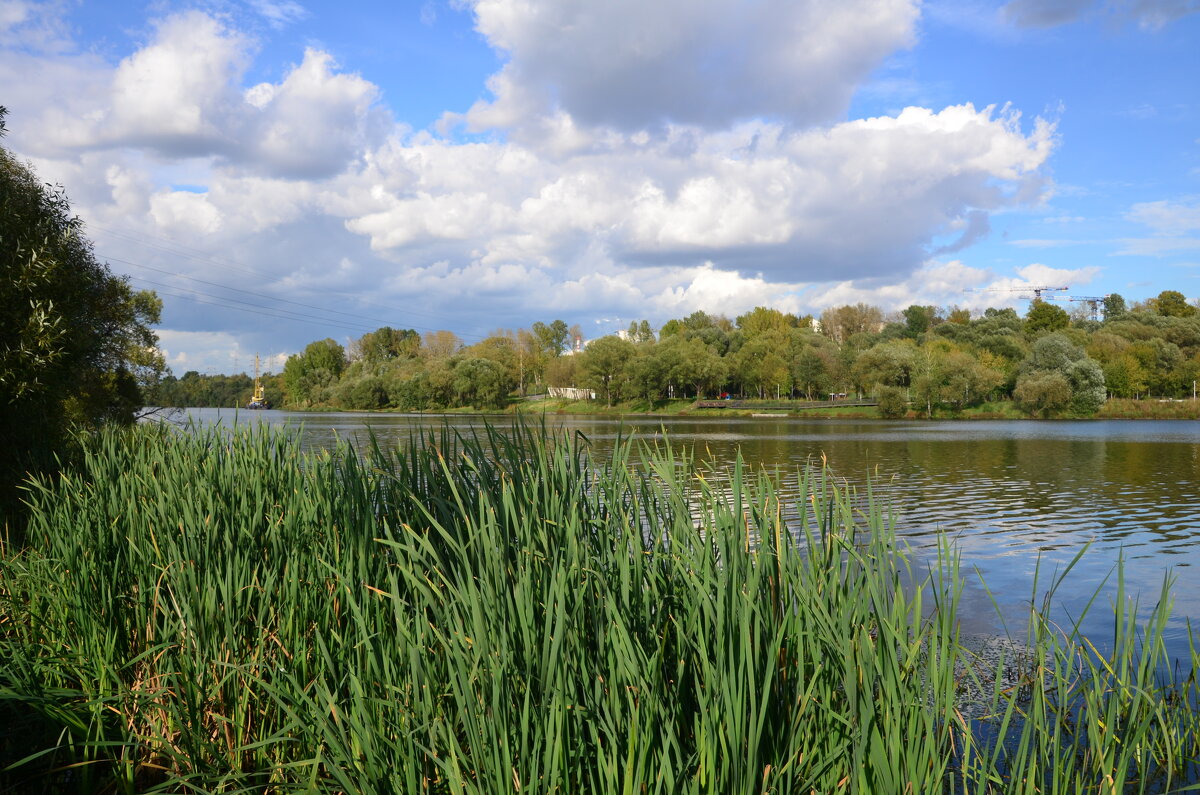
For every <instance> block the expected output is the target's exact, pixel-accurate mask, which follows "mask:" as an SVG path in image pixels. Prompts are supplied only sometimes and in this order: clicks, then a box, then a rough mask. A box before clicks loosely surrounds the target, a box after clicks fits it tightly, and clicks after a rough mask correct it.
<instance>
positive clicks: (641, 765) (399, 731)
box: [0, 426, 1200, 795]
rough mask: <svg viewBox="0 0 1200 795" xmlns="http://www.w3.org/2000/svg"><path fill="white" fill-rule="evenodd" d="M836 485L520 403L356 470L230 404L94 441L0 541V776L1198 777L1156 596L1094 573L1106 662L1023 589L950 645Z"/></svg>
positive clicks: (437, 785)
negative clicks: (1098, 580)
mask: <svg viewBox="0 0 1200 795" xmlns="http://www.w3.org/2000/svg"><path fill="white" fill-rule="evenodd" d="M635 460H637V461H639V462H641V463H640V465H635V464H634V463H633V462H634V461H635ZM837 484H838V481H837V480H836V479H835V478H833V477H831V476H830V475H829V474H828V473H826V472H823V471H821V470H807V471H805V472H803V473H802V474H801V476H800V478H799V483H798V484H797V485H796V487H795V490H796V491H797V492H798V494H797V495H796V496H795V498H794V500H789V501H788V502H787V503H786V504H785V502H784V500H783V498H782V497H781V493H780V490H779V489H778V487H777V484H776V483H775V482H774V481H773V480H772V479H771V478H770V477H768V476H767V475H765V474H762V473H754V472H752V471H750V470H749V469H748V468H747V467H746V466H745V465H744V464H742V462H741V461H740V460H739V461H735V462H733V464H732V466H731V467H729V468H728V469H726V468H724V467H722V469H721V470H720V471H718V470H713V469H706V468H703V467H700V466H698V465H697V464H696V463H695V462H693V461H692V460H690V459H689V458H687V457H682V458H681V457H679V456H678V455H676V454H674V453H672V452H671V449H670V448H669V447H662V448H657V449H655V448H650V447H641V448H637V449H634V448H631V447H630V446H628V445H618V446H617V449H616V451H615V452H614V454H613V456H612V458H610V459H605V460H602V461H593V460H591V459H590V458H589V451H588V449H587V447H586V446H585V443H584V442H583V441H582V439H581V438H580V437H578V436H577V437H574V438H559V437H549V438H548V437H547V436H546V435H545V434H544V431H543V432H539V431H537V430H536V429H528V428H522V427H521V426H516V427H514V428H513V430H512V431H511V432H509V433H508V434H498V433H496V432H494V431H491V430H487V429H485V430H484V431H483V432H482V433H481V434H480V435H479V436H476V437H474V438H471V439H464V438H462V437H457V436H454V435H452V434H451V433H450V432H449V431H448V430H443V432H442V433H440V434H434V435H432V436H431V437H429V438H428V439H425V440H421V439H415V440H413V443H412V444H409V445H406V446H403V447H401V448H399V449H396V450H390V451H384V450H382V449H380V448H378V447H376V448H374V449H372V450H370V451H369V452H368V453H367V456H366V459H365V460H360V459H359V458H358V456H357V455H356V454H355V453H354V452H353V451H352V450H351V449H350V448H349V447H348V446H346V445H343V446H341V447H339V448H337V449H335V450H333V451H328V452H322V453H320V454H314V455H306V454H304V453H303V452H301V449H300V445H299V439H298V437H296V436H294V435H286V434H280V433H275V432H271V431H270V430H269V429H265V428H264V427H262V426H260V427H258V428H249V429H247V428H241V429H237V430H236V431H224V430H221V429H209V430H206V431H200V430H192V431H191V432H188V433H179V432H176V431H173V430H171V429H166V428H148V427H142V428H138V429H136V432H132V433H126V434H117V433H106V434H103V435H101V436H99V437H97V438H95V439H94V440H91V441H89V443H88V446H87V450H86V456H85V457H84V458H83V460H82V462H81V463H80V465H79V466H78V467H77V468H75V469H73V470H72V471H71V472H70V473H69V475H68V476H67V477H65V478H62V479H59V480H52V479H42V480H40V481H39V482H38V483H37V484H36V486H35V487H34V489H33V491H32V492H31V495H30V498H31V502H32V508H33V518H32V525H31V531H32V532H31V533H30V536H29V538H30V542H31V545H30V546H29V548H27V549H25V550H21V551H15V550H3V552H2V554H0V659H3V660H5V665H4V666H3V667H0V693H2V694H3V700H0V760H3V761H4V762H5V765H4V767H3V768H2V769H0V789H4V790H6V791H24V792H62V793H81V794H82V793H88V794H89V795H90V793H96V792H124V793H133V792H146V793H151V792H312V793H380V792H405V793H409V792H411V793H431V794H435V795H442V794H443V793H446V794H448V793H471V794H472V795H474V794H478V795H483V794H484V793H502V792H514V791H521V792H524V791H536V792H547V793H553V792H559V793H573V792H597V793H610V792H611V793H618V792H643V791H645V792H662V793H678V795H693V793H694V794H696V795H699V793H710V792H721V793H725V792H731V793H759V792H777V793H795V794H797V795H798V794H799V793H810V792H822V793H823V792H881V793H882V792H889V793H891V792H896V793H900V792H913V793H924V792H981V793H982V792H988V793H1007V792H1013V793H1025V792H1034V791H1038V792H1101V791H1102V792H1123V791H1147V790H1149V789H1151V788H1154V787H1158V788H1159V789H1161V790H1164V791H1175V789H1176V788H1177V787H1178V786H1180V785H1181V784H1182V783H1183V781H1184V780H1185V779H1186V777H1187V776H1188V775H1189V774H1190V775H1192V776H1193V777H1194V775H1195V766H1196V761H1197V758H1198V756H1200V741H1198V728H1200V716H1198V715H1197V713H1196V711H1195V709H1194V705H1195V704H1196V703H1197V698H1198V697H1200V692H1198V686H1197V680H1196V678H1195V677H1186V676H1179V675H1176V674H1174V673H1173V672H1172V670H1171V669H1169V668H1168V667H1167V666H1166V664H1165V660H1164V651H1163V649H1164V644H1163V636H1164V635H1163V633H1164V627H1165V625H1166V620H1167V610H1168V607H1167V605H1169V604H1170V594H1169V592H1168V591H1167V589H1166V588H1165V587H1164V589H1163V592H1162V594H1161V598H1160V599H1159V600H1158V602H1157V606H1155V607H1154V608H1152V609H1150V610H1147V611H1139V609H1138V607H1137V605H1136V604H1131V601H1130V600H1129V599H1128V598H1127V596H1126V594H1125V593H1124V591H1123V590H1122V585H1123V583H1122V581H1121V580H1119V579H1118V583H1117V586H1118V587H1117V593H1116V598H1115V599H1114V600H1113V616H1112V618H1113V621H1112V624H1113V626H1114V627H1115V632H1114V636H1113V638H1112V643H1111V644H1110V647H1111V649H1112V651H1111V652H1109V653H1108V654H1101V653H1100V652H1098V651H1097V646H1100V647H1104V646H1105V645H1106V644H1104V643H1103V642H1101V640H1100V639H1095V638H1093V639H1088V638H1084V637H1083V636H1081V635H1080V634H1079V632H1078V630H1077V629H1075V628H1072V627H1069V626H1068V627H1065V628H1064V627H1060V626H1059V625H1057V624H1052V623H1051V622H1050V620H1049V618H1048V617H1047V616H1046V615H1044V613H1042V612H1040V611H1038V610H1036V609H1034V610H1031V611H1030V614H1029V626H1028V629H1027V631H1026V633H1025V634H1024V635H1023V636H1019V637H1017V638H1014V639H1013V641H1012V642H1011V643H1010V648H1011V649H1012V654H1010V655H1007V656H1006V658H1005V659H1003V660H1002V661H1000V662H999V663H997V664H991V663H988V662H985V661H983V660H981V659H979V658H977V657H976V656H975V655H974V654H972V652H971V651H969V650H968V648H967V647H966V646H965V644H964V643H963V642H961V641H960V624H959V617H958V612H957V611H958V598H959V594H960V593H961V592H962V589H963V587H964V584H965V581H966V578H965V576H964V575H963V574H962V573H960V571H959V568H958V564H957V558H956V556H955V554H954V552H953V550H951V549H950V548H949V547H948V546H946V545H945V543H943V545H941V546H940V547H939V551H938V553H937V554H936V556H935V557H934V559H933V560H930V561H923V562H922V563H921V564H920V565H919V566H918V565H913V562H912V561H911V560H910V558H909V557H908V553H907V552H906V549H905V547H903V546H902V545H901V544H900V543H899V542H898V540H897V538H896V536H895V532H894V529H893V528H892V526H891V525H890V523H889V522H888V521H887V520H886V518H885V511H884V509H883V507H882V506H881V505H879V504H878V503H875V502H874V501H873V500H872V499H871V498H870V497H869V496H868V495H857V494H855V493H853V492H852V491H849V490H843V489H842V488H841V487H840V486H839V485H837ZM797 506H798V507H799V510H798V511H797V510H796V508H797ZM789 515H791V516H792V517H793V519H792V520H791V523H790V524H784V517H788V516H789ZM647 527H651V528H654V531H655V532H652V533H647V532H646V528H647ZM1071 565H1074V562H1072V564H1071ZM1069 568H1070V567H1068V569H1069ZM1118 577H1119V574H1118ZM1056 587H1058V583H1057V582H1056V583H1051V585H1050V588H1049V594H1048V595H1047V597H1046V602H1047V603H1049V601H1050V599H1051V597H1052V596H1053V593H1054V590H1055V588H1056ZM1102 601H1103V600H1093V603H1096V602H1102ZM1143 613H1144V623H1142V624H1141V625H1139V623H1138V620H1139V614H1143ZM1191 655H1192V660H1193V661H1195V660H1197V659H1200V650H1197V649H1195V648H1194V647H1193V649H1192V652H1191ZM1177 676H1178V678H1177ZM968 715H975V716H976V717H970V718H969V717H967V716H968ZM731 749H736V753H732V752H731ZM10 764H12V766H11V767H10V766H9V765H10Z"/></svg>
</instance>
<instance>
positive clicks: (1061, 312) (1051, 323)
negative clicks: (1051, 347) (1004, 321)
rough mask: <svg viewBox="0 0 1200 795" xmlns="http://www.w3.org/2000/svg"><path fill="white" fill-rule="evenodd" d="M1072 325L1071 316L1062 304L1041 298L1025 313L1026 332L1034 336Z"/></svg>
mask: <svg viewBox="0 0 1200 795" xmlns="http://www.w3.org/2000/svg"><path fill="white" fill-rule="evenodd" d="M1069 325H1071V316H1070V315H1068V314H1067V311H1066V310H1065V309H1063V308H1062V307H1061V306H1055V305H1054V304H1051V303H1047V302H1046V301H1043V300H1041V299H1040V298H1039V299H1037V300H1036V301H1034V302H1033V303H1032V304H1030V306H1029V312H1028V314H1026V315H1025V333H1026V334H1028V335H1030V336H1031V337H1032V336H1035V335H1037V334H1040V333H1043V332H1047V331H1058V330H1059V329H1064V328H1066V327H1067V326H1069Z"/></svg>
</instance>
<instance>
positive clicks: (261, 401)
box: [246, 353, 271, 409]
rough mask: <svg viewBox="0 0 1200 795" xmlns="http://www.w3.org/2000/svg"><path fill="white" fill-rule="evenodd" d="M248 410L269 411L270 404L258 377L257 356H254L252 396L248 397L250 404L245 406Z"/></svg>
mask: <svg viewBox="0 0 1200 795" xmlns="http://www.w3.org/2000/svg"><path fill="white" fill-rule="evenodd" d="M246 408H248V409H269V408H271V404H270V403H268V402H267V392H266V389H264V388H263V385H262V379H260V378H259V377H258V354H257V353H256V354H254V394H253V395H251V396H250V402H249V403H247V404H246Z"/></svg>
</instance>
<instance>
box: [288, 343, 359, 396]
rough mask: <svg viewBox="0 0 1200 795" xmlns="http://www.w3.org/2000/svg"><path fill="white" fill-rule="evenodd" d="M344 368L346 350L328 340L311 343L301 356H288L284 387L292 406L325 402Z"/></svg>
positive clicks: (299, 354)
mask: <svg viewBox="0 0 1200 795" xmlns="http://www.w3.org/2000/svg"><path fill="white" fill-rule="evenodd" d="M344 369H346V351H345V349H344V348H343V347H342V346H341V345H340V344H338V342H337V341H335V340H333V339H329V338H328V337H327V338H325V339H323V340H317V341H316V342H310V343H309V344H308V346H307V347H305V349H304V352H303V353H298V354H296V355H295V356H289V357H288V360H287V363H286V364H284V366H283V387H284V389H285V390H286V392H287V399H288V402H289V403H291V404H293V405H313V404H318V403H324V402H327V401H328V400H329V399H330V396H331V392H332V388H333V387H334V386H335V385H336V384H337V379H338V376H340V375H341V374H342V371H343V370H344Z"/></svg>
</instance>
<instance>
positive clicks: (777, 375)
mask: <svg viewBox="0 0 1200 795" xmlns="http://www.w3.org/2000/svg"><path fill="white" fill-rule="evenodd" d="M786 350H787V338H786V337H785V336H784V332H783V331H766V332H762V333H761V334H759V335H758V336H755V337H752V338H751V339H750V340H749V341H747V342H746V344H745V345H743V346H742V347H741V349H740V350H739V351H738V352H737V353H735V354H733V356H732V357H731V358H732V359H733V370H734V374H735V376H736V378H737V380H738V381H740V382H741V384H742V388H743V390H745V389H746V387H753V388H754V389H755V390H756V391H757V392H758V396H759V397H760V398H764V397H768V396H774V397H778V396H779V393H781V392H788V393H790V392H791V389H792V374H791V368H790V367H789V366H788V362H787V360H786V359H785V358H784V357H783V355H782V354H781V352H782V351H786Z"/></svg>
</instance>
